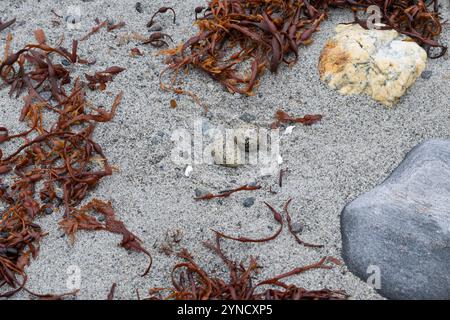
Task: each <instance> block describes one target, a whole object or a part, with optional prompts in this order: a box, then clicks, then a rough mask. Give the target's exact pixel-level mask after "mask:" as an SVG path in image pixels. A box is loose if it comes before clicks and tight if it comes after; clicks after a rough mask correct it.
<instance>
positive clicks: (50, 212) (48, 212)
mask: <svg viewBox="0 0 450 320" xmlns="http://www.w3.org/2000/svg"><path fill="white" fill-rule="evenodd" d="M44 212H45V214H46V215H50V214H52V213H53V209H52V208H50V207H47V208H45V210H44Z"/></svg>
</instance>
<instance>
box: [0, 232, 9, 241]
mask: <svg viewBox="0 0 450 320" xmlns="http://www.w3.org/2000/svg"><path fill="white" fill-rule="evenodd" d="M8 237H9V232H8V231H3V232H0V238H3V239H6V238H8Z"/></svg>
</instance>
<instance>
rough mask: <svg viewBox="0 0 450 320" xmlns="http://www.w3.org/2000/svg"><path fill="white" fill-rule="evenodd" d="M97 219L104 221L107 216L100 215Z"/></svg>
mask: <svg viewBox="0 0 450 320" xmlns="http://www.w3.org/2000/svg"><path fill="white" fill-rule="evenodd" d="M97 220H98V221H100V222H103V221H105V220H106V217H105V216H99V217H98V218H97Z"/></svg>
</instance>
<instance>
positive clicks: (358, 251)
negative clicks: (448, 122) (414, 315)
mask: <svg viewBox="0 0 450 320" xmlns="http://www.w3.org/2000/svg"><path fill="white" fill-rule="evenodd" d="M341 232H342V245H343V248H342V250H343V257H344V260H345V262H346V264H347V266H348V268H349V270H350V271H351V272H353V273H354V274H356V275H357V276H358V277H360V278H361V279H363V280H364V281H367V280H369V283H371V284H378V285H379V287H378V288H376V289H377V290H378V292H379V293H380V294H381V295H383V296H385V297H387V298H390V299H450V140H429V141H426V142H424V143H422V144H420V145H418V146H416V147H415V148H413V149H412V150H411V151H410V152H409V153H408V155H407V156H406V158H405V160H404V161H403V162H402V163H401V164H400V165H399V167H398V168H397V169H396V170H395V171H394V172H393V173H392V174H391V176H390V177H389V178H387V179H386V180H385V181H384V182H383V183H382V184H381V185H379V186H377V187H376V188H374V189H373V190H371V191H369V192H367V193H365V194H363V195H361V196H360V197H358V198H357V199H356V200H354V201H353V202H351V203H349V204H348V205H347V206H346V207H345V208H344V210H343V212H342V214H341ZM378 271H379V274H378V275H379V279H380V281H379V282H378V283H377V282H376V276H377V273H378Z"/></svg>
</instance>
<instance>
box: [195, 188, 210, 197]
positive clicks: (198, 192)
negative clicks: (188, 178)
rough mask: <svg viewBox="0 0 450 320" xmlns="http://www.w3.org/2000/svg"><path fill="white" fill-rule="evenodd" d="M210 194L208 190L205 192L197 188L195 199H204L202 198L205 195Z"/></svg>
mask: <svg viewBox="0 0 450 320" xmlns="http://www.w3.org/2000/svg"><path fill="white" fill-rule="evenodd" d="M208 193H209V192H208V191H206V190H204V189H200V188H196V189H195V197H196V198H200V197H202V196H204V195H206V194H208Z"/></svg>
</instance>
